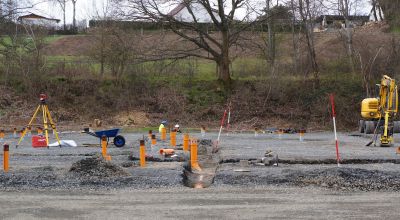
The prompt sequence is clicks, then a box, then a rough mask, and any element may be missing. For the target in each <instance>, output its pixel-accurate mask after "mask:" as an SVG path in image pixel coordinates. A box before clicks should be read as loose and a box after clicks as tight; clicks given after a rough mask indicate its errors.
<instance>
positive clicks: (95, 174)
mask: <svg viewBox="0 0 400 220" xmlns="http://www.w3.org/2000/svg"><path fill="white" fill-rule="evenodd" d="M69 172H70V173H72V174H74V175H77V176H79V177H88V178H105V177H124V176H130V174H129V173H128V172H126V171H125V170H123V169H122V168H121V167H119V166H117V165H115V164H112V163H111V162H107V161H105V160H104V159H102V158H99V157H91V158H86V159H83V160H80V161H78V162H75V163H74V164H72V166H71V168H70V169H69Z"/></svg>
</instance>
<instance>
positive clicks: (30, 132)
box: [27, 126, 32, 137]
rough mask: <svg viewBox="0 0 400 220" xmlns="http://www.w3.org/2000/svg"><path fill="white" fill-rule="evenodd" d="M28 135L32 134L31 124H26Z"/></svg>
mask: <svg viewBox="0 0 400 220" xmlns="http://www.w3.org/2000/svg"><path fill="white" fill-rule="evenodd" d="M27 129H28V137H30V136H32V128H31V126H28V128H27Z"/></svg>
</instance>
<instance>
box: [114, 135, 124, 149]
mask: <svg viewBox="0 0 400 220" xmlns="http://www.w3.org/2000/svg"><path fill="white" fill-rule="evenodd" d="M114 145H115V146H116V147H123V146H124V145H125V138H124V137H122V136H121V135H117V136H115V138H114Z"/></svg>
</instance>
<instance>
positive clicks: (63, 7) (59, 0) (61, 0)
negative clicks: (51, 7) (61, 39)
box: [52, 0, 68, 31]
mask: <svg viewBox="0 0 400 220" xmlns="http://www.w3.org/2000/svg"><path fill="white" fill-rule="evenodd" d="M52 1H53V2H54V3H55V4H57V5H58V6H60V8H61V11H62V13H63V22H64V25H63V28H64V31H66V30H67V22H66V19H65V13H66V6H67V2H68V0H52Z"/></svg>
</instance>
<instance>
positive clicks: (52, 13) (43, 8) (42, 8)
mask: <svg viewBox="0 0 400 220" xmlns="http://www.w3.org/2000/svg"><path fill="white" fill-rule="evenodd" d="M32 1H33V2H41V1H43V0H32ZM360 1H361V2H360V5H359V6H358V14H362V15H368V14H369V11H370V10H371V7H370V6H369V4H368V0H360ZM106 2H107V0H77V3H76V4H77V5H76V18H77V20H78V21H79V20H84V19H86V20H90V19H92V18H93V17H96V14H98V13H100V14H103V8H104V5H105V4H106ZM262 2H265V1H262ZM29 11H30V12H33V13H38V14H40V15H43V16H48V17H51V18H57V19H60V20H62V18H63V15H62V11H61V9H60V7H59V6H58V5H57V4H54V3H50V2H44V3H41V4H38V5H37V6H36V7H35V8H34V9H33V10H29ZM66 20H67V23H72V3H70V2H68V4H67V7H66Z"/></svg>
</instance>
